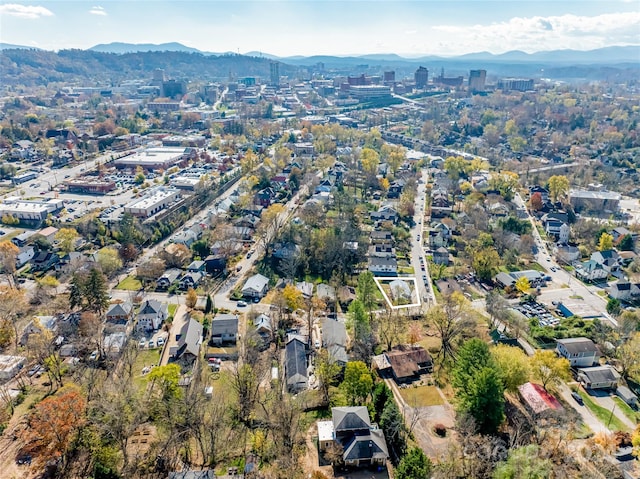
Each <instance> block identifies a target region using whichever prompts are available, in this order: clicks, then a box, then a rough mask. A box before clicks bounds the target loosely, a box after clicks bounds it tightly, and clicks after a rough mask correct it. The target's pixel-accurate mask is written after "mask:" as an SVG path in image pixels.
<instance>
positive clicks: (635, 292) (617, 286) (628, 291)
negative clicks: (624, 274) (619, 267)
mask: <svg viewBox="0 0 640 479" xmlns="http://www.w3.org/2000/svg"><path fill="white" fill-rule="evenodd" d="M609 296H611V297H612V298H614V299H617V300H620V301H634V300H636V299H638V298H640V283H630V282H629V281H618V282H617V283H613V284H611V285H609Z"/></svg>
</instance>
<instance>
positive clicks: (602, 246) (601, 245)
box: [598, 232, 613, 251]
mask: <svg viewBox="0 0 640 479" xmlns="http://www.w3.org/2000/svg"><path fill="white" fill-rule="evenodd" d="M610 249H613V236H612V235H610V234H609V233H604V232H603V233H602V234H601V235H600V238H599V239H598V251H608V250H610Z"/></svg>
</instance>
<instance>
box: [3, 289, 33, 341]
mask: <svg viewBox="0 0 640 479" xmlns="http://www.w3.org/2000/svg"><path fill="white" fill-rule="evenodd" d="M26 308H27V301H26V298H25V294H24V292H23V291H22V290H18V289H13V288H11V287H9V286H6V285H0V321H5V322H8V323H10V324H11V325H12V327H13V339H14V341H15V346H16V348H17V347H18V339H19V335H18V319H19V318H20V317H21V315H22V314H23V313H24V311H25V310H26Z"/></svg>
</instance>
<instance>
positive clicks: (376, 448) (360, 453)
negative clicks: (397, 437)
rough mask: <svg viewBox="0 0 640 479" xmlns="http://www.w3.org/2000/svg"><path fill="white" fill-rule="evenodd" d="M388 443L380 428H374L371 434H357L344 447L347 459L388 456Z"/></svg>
mask: <svg viewBox="0 0 640 479" xmlns="http://www.w3.org/2000/svg"><path fill="white" fill-rule="evenodd" d="M388 457H389V452H388V451H387V443H386V441H385V440H384V433H383V432H382V431H381V430H380V429H373V430H371V431H369V434H365V435H356V436H354V437H353V439H352V440H351V441H350V442H349V443H348V444H347V445H346V447H345V448H344V454H343V458H344V460H345V461H353V460H357V459H374V458H375V459H379V458H384V459H386V458H388Z"/></svg>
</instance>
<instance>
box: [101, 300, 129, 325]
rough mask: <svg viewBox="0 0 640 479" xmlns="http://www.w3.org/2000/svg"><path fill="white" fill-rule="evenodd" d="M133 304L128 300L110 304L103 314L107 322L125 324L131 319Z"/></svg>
mask: <svg viewBox="0 0 640 479" xmlns="http://www.w3.org/2000/svg"><path fill="white" fill-rule="evenodd" d="M132 313H133V304H131V302H130V301H125V302H124V303H115V304H112V305H111V306H110V307H109V309H108V310H107V312H106V314H105V318H106V320H107V322H108V323H111V324H118V325H126V324H127V322H129V319H131V314H132Z"/></svg>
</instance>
